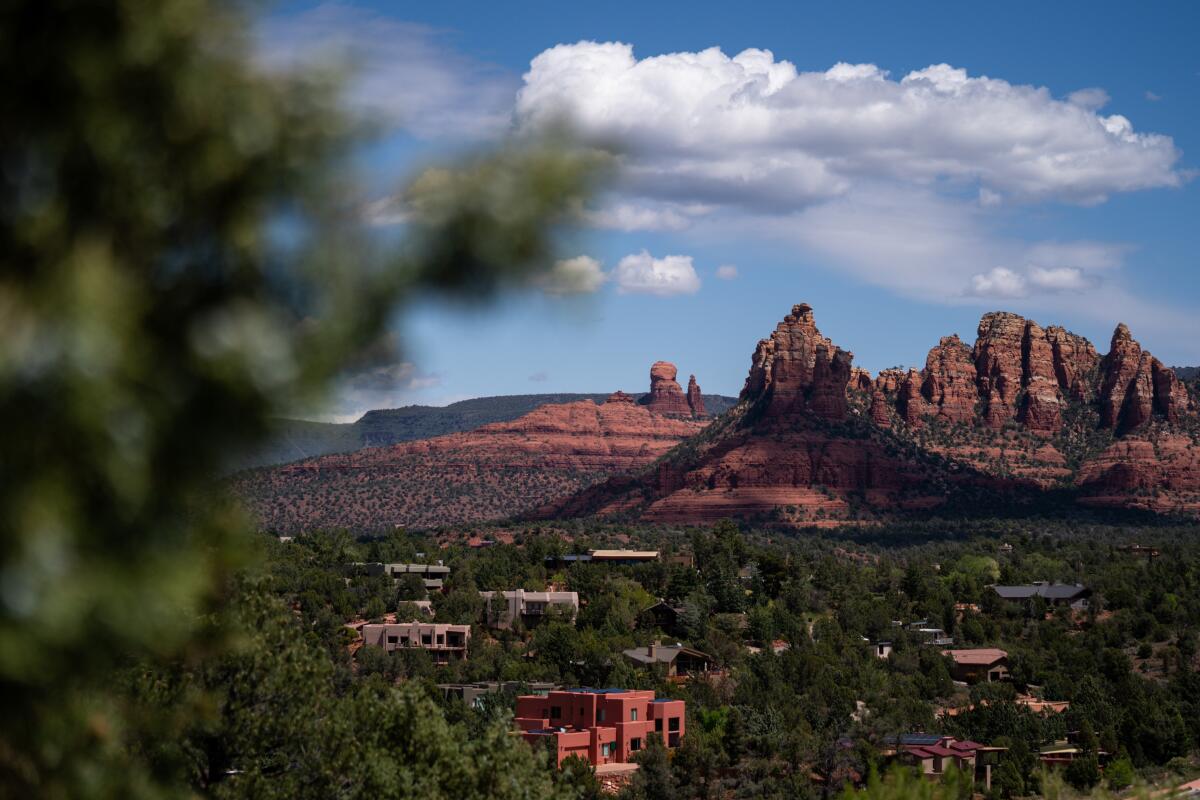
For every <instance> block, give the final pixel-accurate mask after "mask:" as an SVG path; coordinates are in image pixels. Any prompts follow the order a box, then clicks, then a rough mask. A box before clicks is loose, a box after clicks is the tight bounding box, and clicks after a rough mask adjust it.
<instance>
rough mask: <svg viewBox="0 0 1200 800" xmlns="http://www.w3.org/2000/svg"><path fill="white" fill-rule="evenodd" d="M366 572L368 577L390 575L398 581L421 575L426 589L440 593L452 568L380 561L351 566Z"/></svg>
mask: <svg viewBox="0 0 1200 800" xmlns="http://www.w3.org/2000/svg"><path fill="white" fill-rule="evenodd" d="M351 566H353V567H359V568H361V569H363V570H365V571H366V573H367V574H368V575H388V576H391V578H392V580H395V581H398V580H400V578H401V577H403V576H405V575H419V576H421V580H422V582H423V583H424V584H425V588H426V589H427V590H429V591H431V592H440V591H441V590H442V585H443V583H444V581H445V580H446V578H447V577H449V575H450V568H449V567H447V566H445V565H444V564H381V563H379V562H378V561H376V562H368V563H361V562H360V563H356V564H351Z"/></svg>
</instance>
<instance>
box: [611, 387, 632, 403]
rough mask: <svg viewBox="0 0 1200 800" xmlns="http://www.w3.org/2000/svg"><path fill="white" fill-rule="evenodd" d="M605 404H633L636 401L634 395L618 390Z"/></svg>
mask: <svg viewBox="0 0 1200 800" xmlns="http://www.w3.org/2000/svg"><path fill="white" fill-rule="evenodd" d="M604 402H605V403H633V402H635V401H634V398H633V395H631V394H625V393H624V392H622V391H621V390H620V389H618V390H617V391H615V392H613V393H612V394H610V395H609V396H608V398H607V399H606V400H605V401H604Z"/></svg>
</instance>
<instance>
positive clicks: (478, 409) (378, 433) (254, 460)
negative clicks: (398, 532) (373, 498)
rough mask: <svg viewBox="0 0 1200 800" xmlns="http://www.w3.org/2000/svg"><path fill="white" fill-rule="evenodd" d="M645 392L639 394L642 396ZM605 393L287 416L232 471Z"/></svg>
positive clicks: (436, 432)
mask: <svg viewBox="0 0 1200 800" xmlns="http://www.w3.org/2000/svg"><path fill="white" fill-rule="evenodd" d="M643 396H644V395H636V397H638V398H639V399H640V398H641V397H643ZM606 397H608V393H603V394H516V395H502V396H499V397H477V398H475V399H473V400H461V401H459V402H457V403H451V404H450V405H448V406H404V407H403V408H389V409H380V410H378V411H368V412H367V413H366V414H363V416H362V417H361V418H359V419H358V420H357V421H355V422H351V423H340V424H339V423H331V422H309V421H307V420H295V419H284V420H280V421H279V432H278V434H277V435H276V437H275V439H274V441H272V442H271V443H270V444H268V445H266V446H265V447H262V448H260V449H259V450H257V451H254V452H252V453H248V454H246V455H245V456H244V457H242V458H238V459H236V460H234V461H233V463H232V464H231V465H230V471H236V470H240V469H248V468H250V467H260V466H267V465H270V464H286V463H288V462H291V461H298V460H300V459H304V458H313V457H315V456H321V455H326V454H329V453H349V452H353V451H355V450H359V449H361V448H364V447H385V446H387V445H392V444H398V443H400V442H411V441H414V440H417V439H428V438H430V437H433V436H442V435H445V434H448V433H459V432H462V431H470V430H474V429H475V428H478V427H480V426H481V425H488V424H491V423H493V422H509V421H511V420H514V419H517V418H518V417H521V416H523V415H525V414H528V413H529V412H530V411H533V410H534V409H535V408H537V407H538V406H543V405H546V404H547V403H572V402H576V401H579V400H592V401H595V402H597V403H602V402H604V399H605V398H606ZM704 402H705V405H706V406H707V409H708V412H709V413H710V414H713V415H716V414H720V413H722V412H724V411H725V410H726V409H728V408H730V407H731V406H732V405H733V404H734V403H736V402H737V398H736V397H725V396H723V395H716V394H706V395H704Z"/></svg>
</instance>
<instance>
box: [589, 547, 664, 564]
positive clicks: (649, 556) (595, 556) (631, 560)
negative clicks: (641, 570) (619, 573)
mask: <svg viewBox="0 0 1200 800" xmlns="http://www.w3.org/2000/svg"><path fill="white" fill-rule="evenodd" d="M588 555H589V556H591V560H592V561H598V562H601V563H604V564H645V563H648V562H650V561H657V560H658V551H657V550H589V551H588Z"/></svg>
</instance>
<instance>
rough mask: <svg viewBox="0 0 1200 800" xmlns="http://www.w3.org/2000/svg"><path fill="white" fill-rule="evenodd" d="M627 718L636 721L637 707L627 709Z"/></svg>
mask: <svg viewBox="0 0 1200 800" xmlns="http://www.w3.org/2000/svg"><path fill="white" fill-rule="evenodd" d="M629 719H631V720H633V721H634V722H637V709H636V708H631V709H629Z"/></svg>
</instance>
